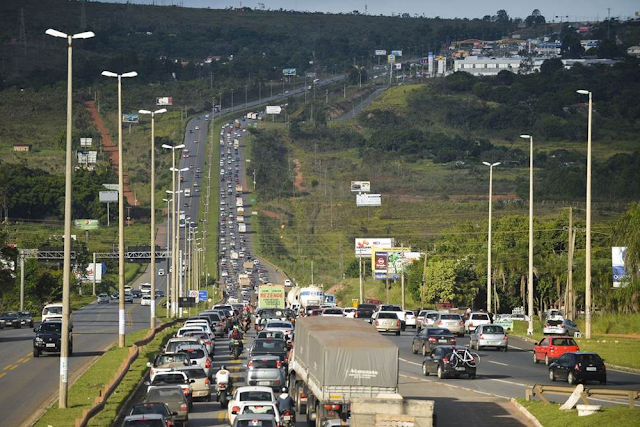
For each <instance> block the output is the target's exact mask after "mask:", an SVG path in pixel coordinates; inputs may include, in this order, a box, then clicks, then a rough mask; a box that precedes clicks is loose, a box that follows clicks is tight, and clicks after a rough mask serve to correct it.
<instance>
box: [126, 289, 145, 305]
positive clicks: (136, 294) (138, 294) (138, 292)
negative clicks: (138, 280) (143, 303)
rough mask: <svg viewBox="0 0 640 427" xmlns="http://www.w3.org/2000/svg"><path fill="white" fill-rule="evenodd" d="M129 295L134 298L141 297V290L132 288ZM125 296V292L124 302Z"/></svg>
mask: <svg viewBox="0 0 640 427" xmlns="http://www.w3.org/2000/svg"><path fill="white" fill-rule="evenodd" d="M131 295H132V296H133V297H134V298H142V291H141V290H140V289H133V290H132V291H131ZM126 298H127V295H126V294H125V302H126Z"/></svg>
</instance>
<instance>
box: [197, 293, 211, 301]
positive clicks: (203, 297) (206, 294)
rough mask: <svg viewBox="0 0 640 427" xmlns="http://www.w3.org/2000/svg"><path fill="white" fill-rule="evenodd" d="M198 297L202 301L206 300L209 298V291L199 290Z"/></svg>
mask: <svg viewBox="0 0 640 427" xmlns="http://www.w3.org/2000/svg"><path fill="white" fill-rule="evenodd" d="M198 299H199V300H200V301H206V300H208V299H209V291H199V292H198Z"/></svg>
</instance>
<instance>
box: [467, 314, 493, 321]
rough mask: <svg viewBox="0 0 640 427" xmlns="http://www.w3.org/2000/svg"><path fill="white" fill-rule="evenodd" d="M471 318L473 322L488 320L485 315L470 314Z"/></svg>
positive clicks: (487, 316)
mask: <svg viewBox="0 0 640 427" xmlns="http://www.w3.org/2000/svg"><path fill="white" fill-rule="evenodd" d="M471 318H472V319H473V320H489V315H487V314H472V315H471Z"/></svg>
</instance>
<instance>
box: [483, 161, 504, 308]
mask: <svg viewBox="0 0 640 427" xmlns="http://www.w3.org/2000/svg"><path fill="white" fill-rule="evenodd" d="M482 164H483V165H485V166H489V233H488V238H487V313H491V292H492V290H491V199H492V198H493V168H494V167H495V166H498V165H499V164H500V162H498V163H488V162H482Z"/></svg>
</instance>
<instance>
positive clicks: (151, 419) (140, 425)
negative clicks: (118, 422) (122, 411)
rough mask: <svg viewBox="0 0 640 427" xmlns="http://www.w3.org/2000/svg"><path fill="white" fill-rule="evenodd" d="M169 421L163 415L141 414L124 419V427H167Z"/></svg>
mask: <svg viewBox="0 0 640 427" xmlns="http://www.w3.org/2000/svg"><path fill="white" fill-rule="evenodd" d="M167 426H168V424H167V421H166V420H165V418H164V416H163V415H161V414H140V415H129V416H126V417H124V420H123V422H122V427H167Z"/></svg>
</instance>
